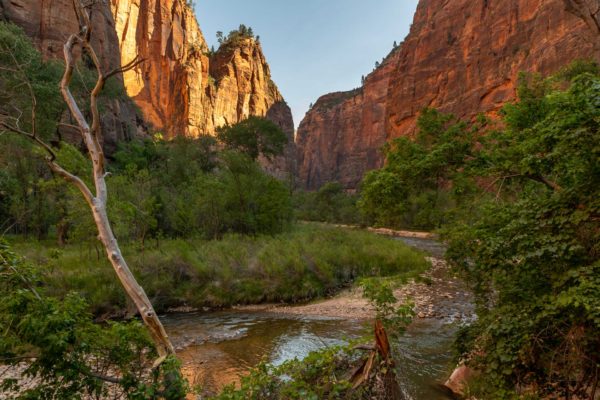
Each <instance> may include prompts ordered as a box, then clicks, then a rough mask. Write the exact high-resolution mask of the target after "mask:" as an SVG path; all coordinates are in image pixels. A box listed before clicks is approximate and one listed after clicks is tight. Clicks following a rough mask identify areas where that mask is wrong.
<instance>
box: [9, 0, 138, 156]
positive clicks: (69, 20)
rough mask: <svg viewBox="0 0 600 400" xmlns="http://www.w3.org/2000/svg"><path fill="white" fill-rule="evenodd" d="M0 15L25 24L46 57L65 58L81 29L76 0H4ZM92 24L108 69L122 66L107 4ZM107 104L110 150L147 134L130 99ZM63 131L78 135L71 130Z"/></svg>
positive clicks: (105, 120)
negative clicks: (70, 41) (72, 37)
mask: <svg viewBox="0 0 600 400" xmlns="http://www.w3.org/2000/svg"><path fill="white" fill-rule="evenodd" d="M0 18H1V19H4V20H8V21H11V22H13V23H15V24H17V25H19V26H21V27H22V28H23V30H24V31H25V33H26V34H27V35H28V36H30V37H31V38H32V39H33V41H34V43H35V44H36V45H37V47H38V48H39V50H40V51H41V52H42V54H43V55H44V57H46V58H61V57H62V51H63V45H64V43H65V41H66V40H67V38H68V37H69V35H71V34H72V33H74V32H77V30H78V29H79V26H78V23H77V18H76V16H75V11H74V10H73V3H72V0H0ZM92 24H93V29H94V35H93V43H92V44H93V46H94V49H95V50H96V52H97V53H98V56H99V58H100V60H101V62H102V63H103V67H104V69H105V70H107V71H109V70H112V69H114V68H118V67H119V66H120V65H121V58H120V56H119V54H120V53H119V45H118V41H117V36H116V33H115V31H114V26H115V24H114V21H113V16H112V14H111V13H110V12H109V10H108V9H107V8H106V7H94V11H93V12H92ZM117 79H121V77H117ZM121 82H122V80H121ZM104 103H105V107H104V110H105V112H104V113H103V116H102V126H103V132H104V138H103V139H104V145H105V147H106V148H107V149H108V150H109V151H110V150H111V149H114V147H115V145H116V143H117V142H119V141H122V140H127V139H130V138H132V137H135V136H138V135H141V134H143V133H144V126H143V123H142V121H140V120H139V118H138V116H137V115H136V110H135V107H134V105H133V103H132V102H131V101H130V100H127V99H104ZM67 122H68V121H67ZM61 134H62V135H63V136H64V137H67V138H78V135H77V134H75V133H73V132H69V131H68V130H64V131H62V132H61Z"/></svg>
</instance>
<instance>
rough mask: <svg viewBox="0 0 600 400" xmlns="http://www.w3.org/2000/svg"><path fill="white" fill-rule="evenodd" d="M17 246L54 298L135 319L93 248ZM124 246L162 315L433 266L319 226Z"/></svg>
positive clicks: (384, 244) (377, 240)
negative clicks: (80, 300)
mask: <svg viewBox="0 0 600 400" xmlns="http://www.w3.org/2000/svg"><path fill="white" fill-rule="evenodd" d="M13 244H14V249H15V251H16V252H17V253H18V254H20V255H23V256H25V257H26V259H27V260H28V261H29V262H31V263H32V264H34V265H37V266H39V267H40V270H41V271H42V272H43V273H44V275H45V276H44V282H45V283H46V290H47V291H48V294H50V295H51V296H55V297H64V296H65V295H66V294H67V293H69V292H70V291H77V292H79V293H81V294H82V295H83V296H84V297H85V298H86V299H87V300H88V302H89V303H90V305H91V308H92V312H93V313H94V314H95V315H97V316H99V318H101V319H107V318H120V317H127V316H131V315H133V311H134V310H132V309H131V308H130V307H128V303H127V301H126V299H125V296H124V295H123V291H122V289H121V287H120V285H119V284H118V282H117V281H116V279H115V277H114V272H113V271H112V268H111V267H110V265H109V264H108V262H107V260H106V259H105V257H104V255H103V254H102V253H101V252H100V253H99V254H96V251H95V250H94V248H93V247H91V249H90V248H86V247H79V246H67V247H64V248H58V247H56V246H55V245H53V244H50V243H39V242H31V241H24V240H23V239H18V238H17V239H16V240H13ZM122 247H123V253H124V255H125V258H126V259H127V260H128V263H129V265H130V267H131V268H132V270H133V272H134V274H135V275H136V277H137V278H138V279H139V281H140V283H141V284H142V286H143V287H144V289H145V290H146V292H147V293H148V296H149V297H150V299H151V301H152V302H153V304H154V306H155V308H156V309H157V311H158V312H161V313H164V312H169V311H173V310H178V311H187V310H194V309H196V310H197V309H200V310H201V309H204V308H209V309H213V310H214V309H224V308H230V307H233V306H237V305H248V304H264V303H287V304H295V303H302V302H306V301H310V300H313V299H317V298H324V297H327V296H330V295H332V294H334V293H337V292H339V291H340V290H343V289H344V288H347V287H349V286H351V285H352V283H353V282H355V281H356V280H358V279H361V278H365V277H378V276H382V277H386V276H399V277H400V278H401V279H402V280H405V281H408V280H410V279H411V278H414V277H416V276H418V275H419V274H421V273H423V272H424V271H425V270H427V269H428V267H429V264H428V263H427V261H426V260H425V257H424V255H423V254H422V253H419V252H418V251H415V250H414V249H411V248H409V247H408V246H406V245H404V244H403V243H400V242H398V241H396V240H393V239H391V238H387V237H383V236H379V235H376V234H373V233H369V232H365V231H356V230H347V229H341V228H336V227H329V226H321V225H317V224H300V225H298V226H296V227H294V228H293V229H292V230H290V231H289V232H286V233H283V234H280V235H276V236H259V237H243V236H239V235H231V236H226V237H225V238H224V239H223V240H220V241H206V240H201V239H191V240H163V241H161V242H160V243H158V244H157V246H152V247H150V246H148V247H146V248H145V249H142V248H140V247H139V246H138V245H135V244H125V245H123V246H122Z"/></svg>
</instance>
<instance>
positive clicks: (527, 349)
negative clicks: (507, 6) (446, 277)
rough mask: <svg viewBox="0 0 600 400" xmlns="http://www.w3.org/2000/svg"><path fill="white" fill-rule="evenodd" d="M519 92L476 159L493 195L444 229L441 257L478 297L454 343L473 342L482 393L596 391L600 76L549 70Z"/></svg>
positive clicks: (583, 393) (599, 302)
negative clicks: (470, 321) (445, 252)
mask: <svg viewBox="0 0 600 400" xmlns="http://www.w3.org/2000/svg"><path fill="white" fill-rule="evenodd" d="M590 71H591V72H590ZM519 94H520V96H521V97H520V99H519V101H518V102H516V103H514V104H510V105H507V106H506V107H505V108H504V122H505V125H506V128H505V129H502V130H501V131H499V132H496V133H494V134H493V135H491V136H490V137H489V139H488V140H487V143H486V145H485V147H484V148H483V149H482V152H481V154H480V156H479V160H478V161H477V168H478V171H479V174H480V175H481V176H485V177H487V179H490V180H493V181H492V182H496V188H495V189H494V190H495V192H496V194H495V196H493V197H492V196H488V197H491V199H490V201H488V202H487V203H485V204H484V205H482V206H480V207H479V209H478V211H477V213H476V214H475V215H476V218H471V219H470V220H467V221H465V223H464V224H461V225H456V226H454V227H452V228H450V229H448V238H449V239H450V249H449V255H450V257H451V259H452V260H453V262H454V263H455V265H456V266H457V267H458V268H460V270H461V271H462V272H463V273H464V274H465V276H466V277H467V278H468V279H469V281H470V282H471V283H472V284H473V287H474V288H475V290H476V294H477V299H478V314H479V320H478V321H477V322H476V323H475V324H474V325H473V326H472V327H470V328H469V329H468V332H467V333H466V335H465V336H464V337H463V342H462V343H461V346H462V348H463V349H464V348H470V349H473V348H475V349H477V352H476V355H475V356H474V357H473V359H472V363H473V364H474V365H475V366H476V367H477V368H479V369H480V370H481V371H482V372H483V374H482V379H483V381H484V384H483V385H481V386H482V389H481V391H482V395H483V396H484V397H485V396H493V397H494V398H512V397H513V396H517V395H524V394H525V393H527V392H528V391H530V392H533V393H535V394H536V395H538V396H540V397H543V396H545V395H550V394H551V395H555V396H559V397H561V398H562V397H565V398H568V397H574V396H579V397H580V398H588V397H589V396H592V397H593V394H590V392H589V390H591V389H590V388H591V387H592V386H593V382H594V379H595V378H594V377H595V376H597V374H598V365H599V363H600V359H599V354H598V348H600V341H599V338H598V335H597V332H598V330H599V329H600V279H599V277H600V247H599V243H600V233H599V232H600V225H599V222H598V221H599V215H600V201H599V199H600V191H599V189H598V188H599V187H600V163H599V160H600V134H599V133H600V130H599V128H600V118H599V116H600V76H599V74H598V69H597V67H594V66H593V65H589V64H588V65H587V66H585V67H583V65H582V64H580V63H579V64H575V65H574V67H573V69H566V70H564V71H563V72H561V74H559V75H558V76H557V77H553V78H551V79H547V80H542V79H541V78H538V77H534V78H528V79H523V85H522V86H521V88H520V90H519ZM483 196H485V194H483ZM465 215H466V214H465Z"/></svg>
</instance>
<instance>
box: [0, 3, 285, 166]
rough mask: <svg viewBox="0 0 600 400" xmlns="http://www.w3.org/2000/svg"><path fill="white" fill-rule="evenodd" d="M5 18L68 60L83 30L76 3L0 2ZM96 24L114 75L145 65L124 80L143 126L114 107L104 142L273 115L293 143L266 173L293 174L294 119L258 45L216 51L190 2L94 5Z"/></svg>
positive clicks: (209, 129)
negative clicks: (68, 49)
mask: <svg viewBox="0 0 600 400" xmlns="http://www.w3.org/2000/svg"><path fill="white" fill-rule="evenodd" d="M0 17H2V18H4V19H7V20H9V21H12V22H14V23H16V24H17V25H20V26H21V27H23V29H24V30H25V32H26V33H27V34H28V35H29V36H31V37H32V38H33V39H34V41H35V43H36V44H37V46H38V47H39V49H40V51H42V53H43V54H44V55H45V56H47V57H61V56H62V45H63V44H64V41H65V40H66V38H67V37H68V35H69V34H71V33H73V32H76V31H77V28H78V27H77V20H76V18H75V14H74V11H73V6H72V0H0ZM92 20H93V26H94V35H93V38H94V39H93V40H94V43H93V44H94V48H95V49H96V51H97V52H98V53H99V55H100V57H101V59H102V61H103V63H104V64H105V66H106V68H107V69H108V68H110V67H113V68H114V67H115V66H119V65H125V64H126V63H128V62H130V61H132V60H133V59H134V58H135V57H136V56H138V55H139V57H141V58H142V59H143V60H144V62H143V63H142V64H140V65H139V66H137V67H136V68H135V69H133V70H131V71H129V72H126V73H125V74H124V76H122V77H120V78H119V79H121V81H122V82H123V85H124V88H125V90H126V92H127V94H128V95H129V96H130V97H131V99H132V100H133V102H134V103H135V105H136V106H137V108H138V109H139V110H140V112H141V117H142V119H143V121H140V120H139V118H136V112H135V107H133V105H132V103H131V102H126V101H121V102H119V103H115V104H114V107H113V108H114V109H113V110H111V112H110V113H107V115H108V114H110V118H109V117H108V116H107V117H105V121H104V122H105V123H104V124H103V127H104V134H105V141H108V142H110V143H113V144H114V143H116V142H118V141H120V140H123V139H127V138H128V137H131V136H132V135H137V134H142V133H143V127H144V126H150V128H151V129H152V130H154V131H161V132H163V133H164V134H165V136H166V137H168V138H171V137H174V136H177V135H186V136H193V137H195V136H198V135H201V134H214V133H215V130H216V128H217V127H219V126H222V125H225V124H234V123H236V122H239V121H241V120H243V119H245V118H247V117H248V116H251V115H257V116H266V117H268V118H270V119H272V120H273V121H275V122H276V123H278V124H279V125H280V126H281V127H282V128H283V129H284V130H285V131H286V133H287V134H288V138H289V140H290V145H289V146H288V148H287V149H286V156H287V160H277V161H276V162H275V163H274V164H269V165H267V166H266V167H267V168H268V169H270V170H272V172H273V173H276V174H280V173H281V174H282V175H283V173H284V172H291V171H292V170H293V165H294V164H295V150H294V128H293V127H294V125H293V121H292V114H291V111H290V109H289V107H288V106H287V104H286V103H285V100H284V98H283V96H282V95H281V93H280V92H279V90H278V89H277V86H276V85H275V84H274V83H273V81H272V80H271V74H270V69H269V66H268V64H267V62H266V60H265V57H264V55H263V52H262V49H261V46H260V43H259V42H258V41H257V40H255V39H254V38H250V37H248V38H244V39H243V40H237V41H235V42H234V43H229V44H228V45H226V46H222V47H221V48H220V49H219V50H218V51H216V52H215V53H211V52H209V49H208V46H207V44H206V41H205V39H204V36H203V34H202V31H201V30H200V27H199V26H198V23H197V21H196V17H195V15H194V12H193V10H191V8H190V7H189V6H188V5H187V4H186V1H185V0H108V2H107V4H104V3H101V4H98V5H96V6H94V10H93V12H92ZM282 168H285V170H286V171H282V170H281V169H282Z"/></svg>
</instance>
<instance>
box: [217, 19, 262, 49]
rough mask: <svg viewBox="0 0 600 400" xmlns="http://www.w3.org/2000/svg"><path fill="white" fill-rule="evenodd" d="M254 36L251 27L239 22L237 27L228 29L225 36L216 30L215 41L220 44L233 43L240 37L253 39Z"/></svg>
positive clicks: (237, 41)
mask: <svg viewBox="0 0 600 400" xmlns="http://www.w3.org/2000/svg"><path fill="white" fill-rule="evenodd" d="M254 37H255V36H254V31H253V30H252V28H251V27H249V26H246V25H244V24H240V26H239V27H238V29H234V30H232V31H230V32H229V34H228V35H227V36H225V35H224V34H223V32H221V31H219V32H217V41H218V42H219V45H220V46H228V45H235V44H237V43H239V41H241V40H242V39H254Z"/></svg>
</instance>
